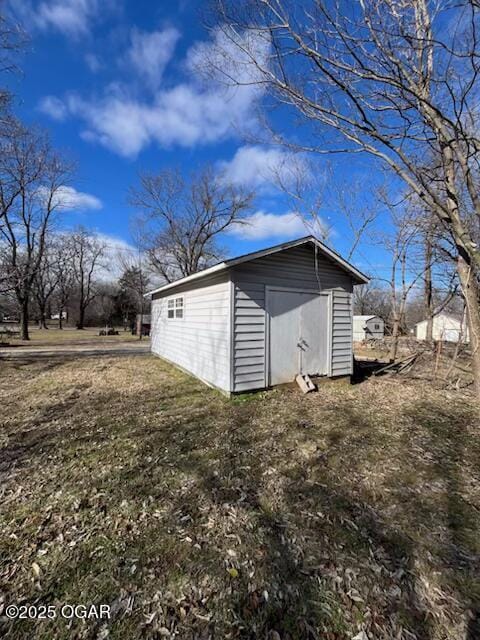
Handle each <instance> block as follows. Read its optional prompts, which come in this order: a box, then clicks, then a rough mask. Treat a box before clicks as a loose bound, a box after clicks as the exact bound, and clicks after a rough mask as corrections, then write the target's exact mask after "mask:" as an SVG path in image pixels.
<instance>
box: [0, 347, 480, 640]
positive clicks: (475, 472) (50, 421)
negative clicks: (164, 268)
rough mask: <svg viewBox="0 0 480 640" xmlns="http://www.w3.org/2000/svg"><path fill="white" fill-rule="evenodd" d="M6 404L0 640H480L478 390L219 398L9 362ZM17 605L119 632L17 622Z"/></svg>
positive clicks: (155, 367) (1, 444)
mask: <svg viewBox="0 0 480 640" xmlns="http://www.w3.org/2000/svg"><path fill="white" fill-rule="evenodd" d="M0 406H1V407H2V412H1V414H0V499H1V506H0V528H1V537H0V636H1V637H5V638H12V639H22V640H23V639H24V638H27V637H28V638H34V639H40V638H43V639H45V640H52V639H58V638H65V639H67V638H69V639H70V638H92V639H93V638H99V639H102V638H106V637H107V636H108V637H109V638H119V639H120V638H121V639H125V640H126V639H132V638H152V639H153V638H155V639H157V638H178V639H180V640H193V639H207V638H215V639H221V640H223V639H227V638H249V639H252V640H253V639H256V638H259V639H262V640H263V639H268V640H287V639H290V640H293V639H295V640H297V639H298V640H300V639H302V640H308V639H312V640H313V639H315V638H318V639H322V640H334V639H336V640H339V639H342V640H343V639H345V640H346V639H351V638H354V637H356V638H358V640H366V639H367V638H368V639H369V640H373V639H385V640H387V639H388V640H391V639H393V638H395V639H405V640H410V639H413V638H418V640H437V639H438V640H440V639H444V640H447V639H449V640H457V639H458V640H460V639H462V640H464V639H467V640H474V639H478V638H479V637H480V577H479V576H480V535H479V531H480V482H479V480H480V438H479V436H478V412H477V409H476V408H475V406H474V403H473V402H472V401H471V399H470V396H468V395H467V393H466V392H462V391H460V392H458V391H455V392H454V391H448V390H447V391H445V390H435V389H434V388H433V387H428V386H426V385H420V384H418V382H417V383H416V382H415V381H412V382H408V381H404V382H401V381H400V380H399V379H398V378H397V379H395V378H392V379H388V378H381V379H369V380H368V381H366V382H363V383H361V384H357V385H353V386H347V385H345V384H333V383H328V384H325V386H323V387H321V389H320V391H319V392H318V393H315V394H311V395H309V396H301V395H300V394H299V393H298V392H297V391H293V390H290V389H285V390H275V391H271V392H266V393H260V394H256V395H246V396H240V397H237V398H235V399H233V400H229V399H227V398H225V397H223V396H221V395H220V394H219V393H217V392H216V391H213V390H210V389H208V388H207V387H205V386H204V385H202V384H201V383H200V382H198V381H196V380H195V379H193V378H190V377H188V376H187V375H185V374H183V373H181V372H179V371H177V370H176V369H174V368H172V367H170V366H168V365H166V364H164V363H163V362H162V361H160V360H158V359H155V358H152V357H149V356H143V355H137V356H135V357H131V356H122V357H116V358H112V357H108V356H103V357H84V358H82V359H77V358H75V357H74V356H73V355H72V356H71V357H63V358H44V359H40V360H36V361H34V360H32V361H31V362H24V361H22V362H21V363H20V362H16V361H15V360H12V361H3V362H0ZM11 603H14V604H17V605H20V604H37V605H38V604H45V605H60V604H64V603H72V604H85V605H89V604H92V603H93V604H102V603H103V604H109V605H111V607H112V619H111V620H109V621H107V622H106V621H104V620H103V621H101V620H100V621H96V620H91V621H89V622H84V621H81V620H74V621H67V620H63V619H60V618H57V619H55V620H42V621H37V622H30V621H23V620H22V621H9V620H8V619H7V618H6V617H5V616H3V617H1V614H2V609H3V610H4V607H5V606H6V605H8V604H11ZM362 632H364V634H362Z"/></svg>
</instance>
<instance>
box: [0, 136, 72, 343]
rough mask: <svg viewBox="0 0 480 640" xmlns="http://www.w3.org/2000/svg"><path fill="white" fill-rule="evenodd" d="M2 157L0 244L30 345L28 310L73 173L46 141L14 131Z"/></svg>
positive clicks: (44, 138)
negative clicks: (64, 191)
mask: <svg viewBox="0 0 480 640" xmlns="http://www.w3.org/2000/svg"><path fill="white" fill-rule="evenodd" d="M4 151H5V153H4V154H3V155H2V154H1V153H0V212H1V216H0V238H1V251H2V254H3V264H4V269H5V272H4V274H3V277H2V279H4V280H6V281H7V282H8V283H9V286H10V288H11V290H12V291H14V293H15V296H16V298H17V302H18V305H19V308H20V318H21V320H20V324H21V336H22V339H23V340H28V339H29V334H28V322H29V305H30V299H31V296H32V293H33V284H34V281H35V277H36V275H37V273H38V271H39V269H40V267H41V264H42V261H43V259H44V255H45V251H46V247H47V241H48V238H49V233H50V231H51V229H52V225H53V222H54V218H55V214H56V213H58V212H60V211H61V210H62V197H61V194H62V189H63V187H64V186H65V184H66V183H67V182H68V180H69V178H70V175H71V169H70V167H69V166H68V165H67V164H66V163H65V162H64V161H63V160H61V159H60V158H59V157H58V156H57V155H56V154H55V152H54V151H53V150H52V148H51V146H50V144H49V142H48V140H47V139H46V137H45V136H43V135H41V134H38V133H36V132H32V131H29V130H26V129H18V130H17V131H16V133H15V135H14V136H13V137H11V138H10V141H9V143H8V144H7V145H6V147H5V149H4Z"/></svg>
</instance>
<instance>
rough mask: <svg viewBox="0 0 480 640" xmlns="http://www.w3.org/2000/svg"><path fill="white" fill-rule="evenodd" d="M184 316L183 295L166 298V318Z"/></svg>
mask: <svg viewBox="0 0 480 640" xmlns="http://www.w3.org/2000/svg"><path fill="white" fill-rule="evenodd" d="M184 317H185V296H183V295H182V296H179V295H176V296H171V297H170V298H167V320H183V319H184Z"/></svg>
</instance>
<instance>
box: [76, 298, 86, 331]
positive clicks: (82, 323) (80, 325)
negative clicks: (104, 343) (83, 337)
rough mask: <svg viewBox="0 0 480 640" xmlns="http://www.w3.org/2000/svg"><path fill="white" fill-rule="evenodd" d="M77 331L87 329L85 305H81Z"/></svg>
mask: <svg viewBox="0 0 480 640" xmlns="http://www.w3.org/2000/svg"><path fill="white" fill-rule="evenodd" d="M77 329H85V307H84V306H83V304H81V305H80V308H79V310H78V323H77Z"/></svg>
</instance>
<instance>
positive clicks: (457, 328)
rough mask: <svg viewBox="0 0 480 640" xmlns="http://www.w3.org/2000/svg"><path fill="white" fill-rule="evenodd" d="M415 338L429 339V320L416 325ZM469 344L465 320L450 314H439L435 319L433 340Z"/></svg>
mask: <svg viewBox="0 0 480 640" xmlns="http://www.w3.org/2000/svg"><path fill="white" fill-rule="evenodd" d="M415 337H416V338H417V340H426V338H427V320H422V321H421V322H417V324H416V325H415ZM460 337H461V339H462V342H469V335H468V327H467V323H466V320H465V318H464V319H463V320H460V319H459V318H456V317H455V316H451V315H450V314H448V313H443V312H442V313H439V314H437V315H436V316H434V318H433V327H432V338H433V340H442V341H444V342H458V341H459V339H460Z"/></svg>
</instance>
